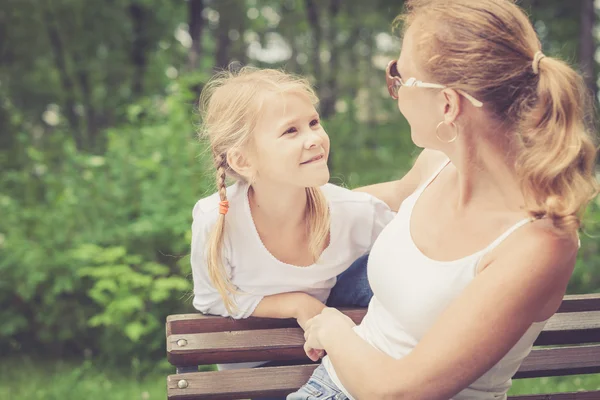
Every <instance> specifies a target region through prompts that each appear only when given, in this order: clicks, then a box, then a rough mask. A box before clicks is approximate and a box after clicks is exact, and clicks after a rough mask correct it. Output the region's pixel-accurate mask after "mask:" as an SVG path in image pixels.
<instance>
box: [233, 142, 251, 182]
mask: <svg viewBox="0 0 600 400" xmlns="http://www.w3.org/2000/svg"><path fill="white" fill-rule="evenodd" d="M227 164H228V165H229V167H230V168H231V169H233V170H234V171H235V172H236V173H237V174H238V175H240V176H243V177H244V178H246V180H248V181H250V180H251V179H252V177H253V176H254V175H255V171H254V166H253V165H252V162H251V160H250V157H248V155H247V154H245V153H244V152H243V151H241V150H238V149H232V150H229V151H228V152H227Z"/></svg>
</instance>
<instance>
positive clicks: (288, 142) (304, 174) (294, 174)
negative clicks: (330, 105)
mask: <svg viewBox="0 0 600 400" xmlns="http://www.w3.org/2000/svg"><path fill="white" fill-rule="evenodd" d="M253 139H254V151H253V153H254V154H253V155H252V156H250V157H249V158H250V160H251V164H252V165H253V167H254V168H253V169H254V178H255V179H256V180H257V181H268V182H271V183H276V184H285V185H291V186H296V187H303V188H306V187H317V186H321V185H324V184H325V183H327V182H328V181H329V168H328V167H327V159H328V157H329V137H328V136H327V133H326V132H325V129H323V127H322V126H321V123H320V120H319V114H318V113H317V110H315V107H314V106H313V105H312V103H311V102H310V100H309V99H308V98H307V97H305V96H302V95H300V94H294V93H284V94H276V93H270V94H268V95H266V97H265V99H264V103H263V106H262V109H261V111H260V116H259V118H258V121H257V124H256V127H255V130H254V138H253Z"/></svg>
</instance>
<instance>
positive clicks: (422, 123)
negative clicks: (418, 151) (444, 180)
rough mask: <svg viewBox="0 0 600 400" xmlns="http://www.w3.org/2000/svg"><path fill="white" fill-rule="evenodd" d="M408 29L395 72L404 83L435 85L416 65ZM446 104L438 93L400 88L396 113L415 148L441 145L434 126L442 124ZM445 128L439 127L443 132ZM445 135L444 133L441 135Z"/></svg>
mask: <svg viewBox="0 0 600 400" xmlns="http://www.w3.org/2000/svg"><path fill="white" fill-rule="evenodd" d="M416 29H417V28H416V27H415V25H413V26H411V27H410V28H409V29H408V31H407V32H406V34H405V36H404V39H403V41H402V50H401V52H400V57H399V59H398V64H397V69H398V72H399V74H400V76H401V77H402V79H404V80H405V81H406V80H408V79H409V78H413V77H414V78H416V79H417V80H420V81H423V82H429V83H438V82H437V81H436V80H435V77H428V76H425V74H424V73H423V72H422V69H421V68H419V66H418V65H417V64H416V58H415V57H414V56H413V55H414V54H415V47H416V45H415V42H414V31H415V30H416ZM445 108H446V100H445V97H444V95H443V93H442V91H441V90H440V89H430V88H422V87H407V86H403V87H401V88H400V89H399V90H398V109H399V110H400V112H401V113H402V115H404V117H405V118H406V120H407V121H408V123H409V125H410V129H411V138H412V140H413V142H414V143H415V145H417V146H418V147H427V148H434V149H437V148H438V147H439V145H440V142H439V140H438V139H437V138H436V134H435V130H436V127H437V125H438V124H439V123H440V122H442V121H443V120H444V110H445ZM444 128H446V129H447V127H441V128H440V129H444ZM444 133H445V132H444Z"/></svg>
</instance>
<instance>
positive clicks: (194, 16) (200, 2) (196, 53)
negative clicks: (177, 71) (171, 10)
mask: <svg viewBox="0 0 600 400" xmlns="http://www.w3.org/2000/svg"><path fill="white" fill-rule="evenodd" d="M203 10H204V0H189V2H188V21H189V34H190V37H191V38H192V47H191V48H190V52H189V54H188V70H191V71H193V70H195V69H197V68H198V61H199V60H200V53H201V52H202V31H203V29H204V18H202V11H203Z"/></svg>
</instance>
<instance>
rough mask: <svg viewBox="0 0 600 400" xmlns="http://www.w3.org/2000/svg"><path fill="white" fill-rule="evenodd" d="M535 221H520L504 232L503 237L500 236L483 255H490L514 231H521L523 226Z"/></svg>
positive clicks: (531, 218) (526, 219) (531, 219)
mask: <svg viewBox="0 0 600 400" xmlns="http://www.w3.org/2000/svg"><path fill="white" fill-rule="evenodd" d="M533 221H535V218H533V217H529V218H524V219H522V220H520V221H519V222H517V223H516V224H514V225H513V226H511V227H510V228H508V229H507V230H506V232H504V233H503V234H502V235H500V236H499V237H498V238H497V239H496V240H494V241H493V242H492V243H491V244H490V245H489V246H488V247H486V248H485V249H484V250H483V254H486V253H489V252H490V251H492V250H494V249H495V248H496V247H497V246H498V245H499V244H500V243H502V242H503V241H504V239H506V238H507V237H509V236H510V235H511V234H512V233H513V232H514V231H516V230H517V229H519V228H520V227H522V226H523V225H525V224H527V223H529V222H533Z"/></svg>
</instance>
